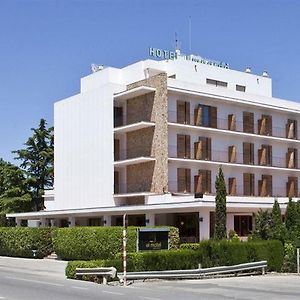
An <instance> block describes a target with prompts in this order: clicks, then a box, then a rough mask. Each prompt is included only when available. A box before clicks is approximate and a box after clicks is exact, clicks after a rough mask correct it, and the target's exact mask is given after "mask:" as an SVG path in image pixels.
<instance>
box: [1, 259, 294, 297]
mask: <svg viewBox="0 0 300 300" xmlns="http://www.w3.org/2000/svg"><path fill="white" fill-rule="evenodd" d="M13 267H17V268H18V270H13V269H12V268H13ZM64 267H65V263H64V262H58V261H47V260H26V259H13V258H4V257H0V299H6V300H35V299H36V300H53V299H59V300H71V299H72V300H77V299H81V300H83V299H84V300H85V299H86V300H94V299H97V300H98V299H105V300H106V299H109V300H110V299H111V300H115V299H119V300H127V299H128V300H129V299H130V300H132V299H137V300H171V299H172V300H182V299H184V300H187V299H191V300H194V299H197V300H199V299H204V300H206V299H207V300H216V299H225V300H226V299H242V300H250V299H255V300H257V299H264V300H266V299H280V300H283V299H284V300H285V299H297V300H299V299H300V276H295V275H294V276H293V275H289V276H284V275H280V276H275V275H270V276H253V277H238V278H219V279H203V280H184V281H152V282H135V283H133V284H131V285H130V286H129V287H126V288H124V287H120V286H104V285H98V284H94V283H90V282H82V281H75V280H67V279H65V278H64V274H63V270H64Z"/></svg>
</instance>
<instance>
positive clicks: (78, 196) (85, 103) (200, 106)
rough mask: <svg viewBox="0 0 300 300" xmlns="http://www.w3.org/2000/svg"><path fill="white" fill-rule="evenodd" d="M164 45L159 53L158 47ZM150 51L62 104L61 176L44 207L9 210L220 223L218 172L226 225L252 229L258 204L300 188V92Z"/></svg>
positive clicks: (93, 77)
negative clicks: (295, 96) (276, 90)
mask: <svg viewBox="0 0 300 300" xmlns="http://www.w3.org/2000/svg"><path fill="white" fill-rule="evenodd" d="M154 54H155V53H154ZM191 58H192V56H189V57H186V56H183V55H180V54H179V53H178V57H177V59H169V60H168V59H165V60H160V61H157V60H145V61H140V62H137V63H134V64H132V65H129V66H127V67H124V68H121V69H118V68H113V67H106V68H103V69H101V70H99V71H97V72H95V73H92V74H90V75H88V76H87V77H84V78H82V79H81V84H80V93H79V94H77V95H75V96H72V97H70V98H67V99H64V100H61V101H58V102H56V103H55V106H54V126H55V188H54V190H53V191H46V194H45V206H46V209H45V210H44V211H40V212H33V213H21V214H11V215H9V217H16V220H17V224H19V223H20V221H21V220H24V219H26V220H28V219H30V220H39V221H40V224H41V226H49V225H50V224H52V225H56V226H81V225H97V226H98V225H99V226H102V225H103V226H110V225H121V224H122V215H123V214H124V213H127V215H128V216H129V225H138V226H140V225H146V226H153V225H174V226H177V227H179V229H180V235H181V238H182V240H184V241H197V240H199V239H207V238H209V237H211V236H212V235H213V228H214V209H215V186H214V184H215V178H216V175H217V173H218V169H219V167H220V165H222V168H223V172H224V174H225V180H226V184H227V193H228V196H227V229H228V230H230V229H234V230H235V231H236V232H237V233H238V234H239V235H240V236H246V235H247V234H248V233H249V232H250V231H251V230H252V226H253V222H254V214H255V213H256V212H257V211H258V210H259V209H271V208H272V205H273V202H274V199H278V201H279V203H280V205H281V208H282V212H284V209H285V206H286V203H287V201H288V197H298V177H299V175H300V169H299V166H298V149H299V148H300V139H299V137H300V136H298V134H297V132H298V131H299V129H298V120H299V116H300V104H299V103H296V102H291V101H287V100H282V99H277V98H273V97H272V80H271V78H269V77H268V75H267V74H266V73H264V74H263V75H262V76H259V75H254V74H252V73H251V72H250V70H247V71H246V72H240V71H236V70H231V69H229V68H226V67H224V65H221V66H220V65H219V66H216V65H211V64H209V63H208V64H207V61H206V63H203V61H202V62H201V61H198V60H197V59H191Z"/></svg>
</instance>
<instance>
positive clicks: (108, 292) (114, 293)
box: [102, 291, 124, 296]
mask: <svg viewBox="0 0 300 300" xmlns="http://www.w3.org/2000/svg"><path fill="white" fill-rule="evenodd" d="M102 293H106V294H113V295H121V296H124V294H122V293H118V292H110V291H102Z"/></svg>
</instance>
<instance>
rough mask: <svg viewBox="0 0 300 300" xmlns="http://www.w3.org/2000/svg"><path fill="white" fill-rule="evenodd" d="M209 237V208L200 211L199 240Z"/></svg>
mask: <svg viewBox="0 0 300 300" xmlns="http://www.w3.org/2000/svg"><path fill="white" fill-rule="evenodd" d="M208 239H209V210H201V211H200V212H199V240H200V241H202V240H208Z"/></svg>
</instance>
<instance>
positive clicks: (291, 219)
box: [285, 198, 298, 234]
mask: <svg viewBox="0 0 300 300" xmlns="http://www.w3.org/2000/svg"><path fill="white" fill-rule="evenodd" d="M297 210H298V209H297V205H296V203H295V202H294V201H293V200H292V198H290V199H289V202H288V204H287V207H286V211H285V226H286V229H287V230H288V232H289V233H291V234H292V233H293V232H294V231H295V230H296V228H297V223H298V220H297V218H298V211H297Z"/></svg>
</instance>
